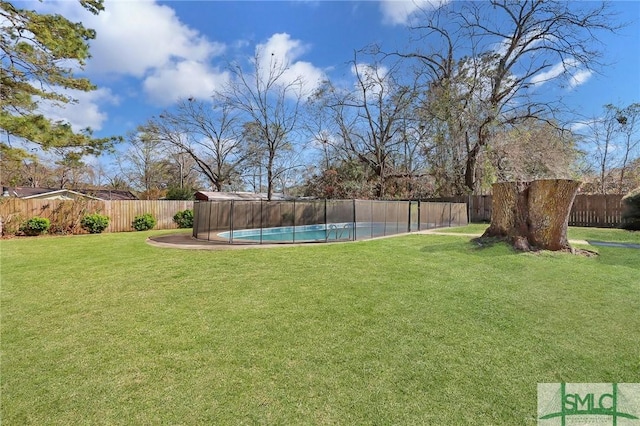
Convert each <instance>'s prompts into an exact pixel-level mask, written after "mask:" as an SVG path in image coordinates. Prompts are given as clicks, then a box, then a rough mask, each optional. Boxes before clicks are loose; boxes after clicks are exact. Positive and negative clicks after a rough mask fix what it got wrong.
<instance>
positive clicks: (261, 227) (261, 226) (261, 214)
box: [258, 200, 264, 244]
mask: <svg viewBox="0 0 640 426" xmlns="http://www.w3.org/2000/svg"><path fill="white" fill-rule="evenodd" d="M258 202H259V203H260V244H262V229H263V225H262V217H263V213H262V203H263V202H264V200H258Z"/></svg>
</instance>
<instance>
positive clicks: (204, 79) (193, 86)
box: [143, 61, 229, 106]
mask: <svg viewBox="0 0 640 426" xmlns="http://www.w3.org/2000/svg"><path fill="white" fill-rule="evenodd" d="M228 79H229V74H228V73H227V72H216V71H214V70H211V69H210V68H209V67H207V66H206V65H205V64H203V63H201V62H197V61H182V62H179V63H176V64H173V65H172V66H167V67H164V68H162V69H158V70H156V71H155V72H154V73H153V74H152V75H150V76H149V77H147V78H146V79H145V81H144V83H143V87H144V90H145V92H146V93H147V94H148V96H149V99H150V100H151V101H152V102H154V103H155V104H156V105H158V106H167V105H169V104H171V103H173V102H175V101H177V100H179V99H185V98H189V97H193V98H196V99H201V100H209V99H211V96H212V95H213V92H214V90H216V89H218V88H220V87H221V86H222V85H224V84H225V83H226V82H227V81H228Z"/></svg>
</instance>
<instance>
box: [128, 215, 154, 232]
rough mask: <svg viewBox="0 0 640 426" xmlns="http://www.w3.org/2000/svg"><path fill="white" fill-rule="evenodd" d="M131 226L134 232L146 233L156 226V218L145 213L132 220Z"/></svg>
mask: <svg viewBox="0 0 640 426" xmlns="http://www.w3.org/2000/svg"><path fill="white" fill-rule="evenodd" d="M131 226H132V227H133V229H135V230H136V231H147V230H149V229H152V228H153V227H154V226H156V218H155V217H153V215H152V214H151V213H145V214H141V215H138V216H136V217H134V218H133V222H131Z"/></svg>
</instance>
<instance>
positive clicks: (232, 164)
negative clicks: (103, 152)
mask: <svg viewBox="0 0 640 426" xmlns="http://www.w3.org/2000/svg"><path fill="white" fill-rule="evenodd" d="M237 124H238V117H237V115H236V113H235V111H233V107H232V106H231V105H229V104H228V103H225V100H224V99H222V100H220V99H217V98H214V103H213V105H212V104H211V103H206V102H202V101H198V100H195V99H193V98H189V99H186V100H182V101H180V102H179V103H178V106H177V107H176V109H175V110H174V111H165V112H164V113H162V114H160V116H159V117H156V118H152V119H151V120H149V121H148V122H147V123H146V124H145V125H143V126H142V127H141V130H142V131H143V132H145V133H146V134H148V135H150V136H151V137H153V138H154V139H156V140H157V141H160V142H162V143H163V144H165V145H167V146H168V147H171V148H172V151H173V152H178V153H184V154H186V155H188V156H189V157H191V159H193V161H194V162H195V166H196V168H197V169H198V170H199V171H200V172H201V173H202V174H203V175H204V176H205V177H206V178H207V180H208V182H209V183H210V184H211V185H212V186H213V188H214V189H215V190H216V191H221V190H222V189H223V187H224V186H225V185H230V184H232V183H233V182H234V180H236V179H238V176H239V175H240V173H241V171H242V167H243V164H244V161H245V159H246V157H247V152H246V149H245V147H244V143H243V141H242V139H241V138H240V137H239V134H238V133H237V127H236V126H237Z"/></svg>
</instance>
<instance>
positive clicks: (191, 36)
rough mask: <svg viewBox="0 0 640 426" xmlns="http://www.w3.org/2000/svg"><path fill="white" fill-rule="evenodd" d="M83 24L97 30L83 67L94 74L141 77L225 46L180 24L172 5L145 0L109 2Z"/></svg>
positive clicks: (215, 52)
mask: <svg viewBox="0 0 640 426" xmlns="http://www.w3.org/2000/svg"><path fill="white" fill-rule="evenodd" d="M84 23H85V25H86V26H87V27H89V28H93V29H95V30H96V34H97V37H96V39H95V40H94V41H93V42H92V43H91V53H92V56H93V58H92V59H91V61H90V62H89V64H88V68H87V70H88V71H90V72H94V73H101V74H109V73H115V74H128V75H133V76H136V77H143V76H144V75H145V73H147V72H148V71H149V70H153V69H159V68H163V67H167V66H169V67H171V66H172V62H175V61H180V60H191V61H200V62H202V61H207V60H208V59H210V58H211V57H213V56H216V55H220V54H222V53H223V52H224V50H225V46H224V45H223V44H221V43H216V42H212V41H209V40H208V39H206V38H205V37H204V36H203V35H201V34H200V33H199V32H198V31H196V30H194V29H192V28H189V27H188V26H186V25H185V24H183V23H182V22H181V21H180V19H179V18H178V17H177V16H176V14H175V11H174V10H173V9H171V8H170V7H168V6H163V5H158V4H156V3H155V2H153V1H149V0H138V1H127V2H120V1H107V2H106V3H105V11H104V12H102V13H100V14H99V15H97V16H93V15H92V16H91V17H89V18H88V19H85V22H84Z"/></svg>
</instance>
